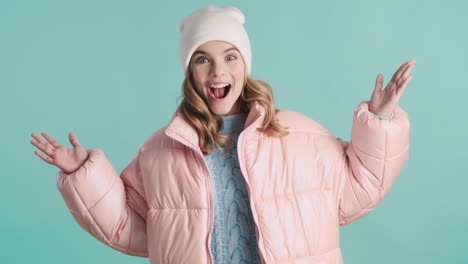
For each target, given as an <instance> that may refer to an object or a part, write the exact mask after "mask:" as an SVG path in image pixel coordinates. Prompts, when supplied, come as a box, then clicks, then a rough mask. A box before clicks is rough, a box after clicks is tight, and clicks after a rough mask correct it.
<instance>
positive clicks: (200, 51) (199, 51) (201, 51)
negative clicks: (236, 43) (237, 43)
mask: <svg viewBox="0 0 468 264" xmlns="http://www.w3.org/2000/svg"><path fill="white" fill-rule="evenodd" d="M231 50H237V51H238V52H240V51H239V50H238V49H237V48H236V47H232V48H229V49H226V50H224V53H226V52H228V51H231ZM199 53H200V54H205V55H208V53H207V52H206V51H203V50H197V51H195V52H194V53H193V55H192V56H195V55H197V54H199Z"/></svg>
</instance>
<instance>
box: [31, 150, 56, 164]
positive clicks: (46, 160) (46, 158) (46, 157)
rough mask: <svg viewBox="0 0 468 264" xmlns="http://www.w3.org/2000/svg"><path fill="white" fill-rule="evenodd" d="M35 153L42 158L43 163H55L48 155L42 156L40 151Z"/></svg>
mask: <svg viewBox="0 0 468 264" xmlns="http://www.w3.org/2000/svg"><path fill="white" fill-rule="evenodd" d="M34 153H35V154H36V155H37V156H39V158H41V159H42V160H43V161H45V162H47V163H50V164H52V163H53V161H54V160H53V159H52V158H50V157H49V156H46V155H44V154H42V153H41V152H39V151H37V150H36V151H34Z"/></svg>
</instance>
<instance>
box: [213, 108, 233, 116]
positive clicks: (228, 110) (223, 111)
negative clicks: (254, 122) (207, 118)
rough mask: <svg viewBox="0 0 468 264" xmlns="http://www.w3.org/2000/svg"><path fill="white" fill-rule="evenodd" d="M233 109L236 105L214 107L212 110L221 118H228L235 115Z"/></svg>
mask: <svg viewBox="0 0 468 264" xmlns="http://www.w3.org/2000/svg"><path fill="white" fill-rule="evenodd" d="M233 107H234V105H230V106H224V107H216V106H212V108H211V109H212V111H213V112H214V113H215V114H217V115H219V116H226V115H233V114H234V111H231V110H232V108H233ZM231 112H232V113H231Z"/></svg>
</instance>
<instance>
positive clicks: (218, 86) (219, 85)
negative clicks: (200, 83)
mask: <svg viewBox="0 0 468 264" xmlns="http://www.w3.org/2000/svg"><path fill="white" fill-rule="evenodd" d="M228 85H229V84H228V83H223V84H217V85H211V88H223V87H226V86H228Z"/></svg>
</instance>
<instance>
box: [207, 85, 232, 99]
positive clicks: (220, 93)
mask: <svg viewBox="0 0 468 264" xmlns="http://www.w3.org/2000/svg"><path fill="white" fill-rule="evenodd" d="M230 90H231V85H230V84H228V85H227V86H225V87H222V88H212V87H211V88H210V94H211V96H212V97H213V98H215V99H224V98H225V97H226V96H227V95H228V94H229V91H230Z"/></svg>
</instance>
